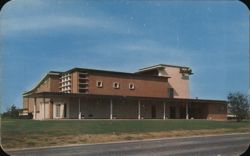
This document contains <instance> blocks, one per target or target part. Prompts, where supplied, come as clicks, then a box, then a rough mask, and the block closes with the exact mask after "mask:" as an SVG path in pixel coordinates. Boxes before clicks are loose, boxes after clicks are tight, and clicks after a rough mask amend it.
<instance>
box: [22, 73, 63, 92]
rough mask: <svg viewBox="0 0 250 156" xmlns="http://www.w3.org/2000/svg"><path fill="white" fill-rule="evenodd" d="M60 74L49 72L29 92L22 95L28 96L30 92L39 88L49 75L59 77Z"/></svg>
mask: <svg viewBox="0 0 250 156" xmlns="http://www.w3.org/2000/svg"><path fill="white" fill-rule="evenodd" d="M61 73H62V72H59V71H49V72H48V73H47V74H45V75H44V76H43V77H42V79H41V80H40V81H39V82H38V83H37V84H36V85H35V86H34V87H33V88H32V89H30V90H29V91H25V92H24V93H23V95H25V94H29V93H30V92H32V91H34V90H35V89H36V88H37V87H38V86H40V85H41V84H42V83H43V82H44V81H45V80H46V79H47V78H48V77H49V76H50V75H60V74H61Z"/></svg>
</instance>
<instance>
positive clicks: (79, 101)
mask: <svg viewBox="0 0 250 156" xmlns="http://www.w3.org/2000/svg"><path fill="white" fill-rule="evenodd" d="M78 107H79V108H78V109H79V110H78V119H81V118H82V113H81V98H78Z"/></svg>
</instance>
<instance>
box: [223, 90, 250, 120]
mask: <svg viewBox="0 0 250 156" xmlns="http://www.w3.org/2000/svg"><path fill="white" fill-rule="evenodd" d="M227 99H228V109H229V111H230V112H231V113H232V114H234V115H236V119H237V122H239V121H241V120H242V119H244V118H246V117H247V114H248V111H249V105H248V100H247V96H246V95H244V94H242V93H240V92H235V93H229V94H228V97H227Z"/></svg>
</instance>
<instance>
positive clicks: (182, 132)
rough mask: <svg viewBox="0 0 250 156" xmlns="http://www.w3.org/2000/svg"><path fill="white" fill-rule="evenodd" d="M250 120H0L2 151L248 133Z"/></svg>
mask: <svg viewBox="0 0 250 156" xmlns="http://www.w3.org/2000/svg"><path fill="white" fill-rule="evenodd" d="M249 130H250V121H243V122H235V121H211V120H140V121H139V120H46V121H36V120H10V119H8V120H7V119H2V121H1V132H2V134H1V138H2V145H3V147H4V148H23V147H37V146H53V145H62V144H76V143H95V142H106V141H117V140H134V139H149V138H162V137H174V136H189V135H204V134H221V133H232V132H249Z"/></svg>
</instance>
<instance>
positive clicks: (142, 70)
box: [136, 64, 193, 75]
mask: <svg viewBox="0 0 250 156" xmlns="http://www.w3.org/2000/svg"><path fill="white" fill-rule="evenodd" d="M164 67H174V68H180V69H182V68H186V69H188V70H190V73H189V74H190V75H192V74H193V73H192V70H191V68H190V67H187V66H177V65H169V64H156V65H152V66H148V67H144V68H140V69H139V71H137V72H136V73H141V72H144V71H149V70H154V69H159V68H164Z"/></svg>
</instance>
